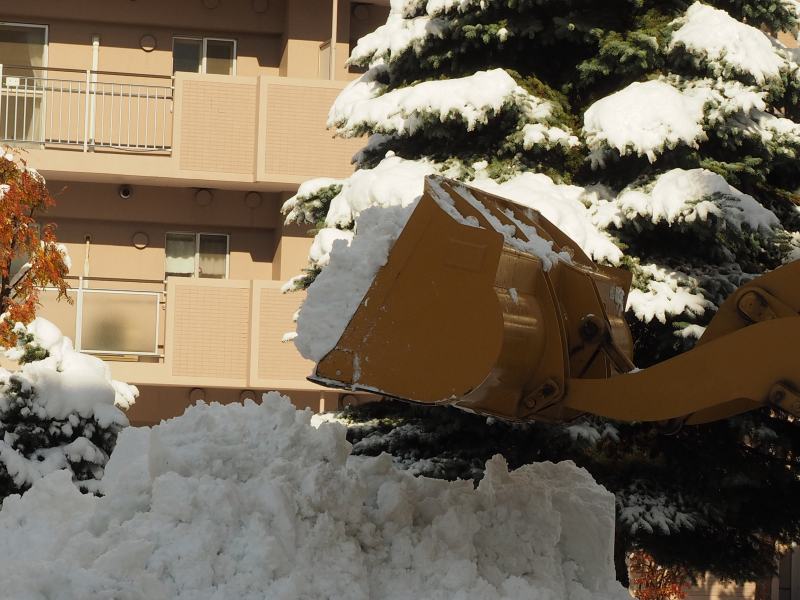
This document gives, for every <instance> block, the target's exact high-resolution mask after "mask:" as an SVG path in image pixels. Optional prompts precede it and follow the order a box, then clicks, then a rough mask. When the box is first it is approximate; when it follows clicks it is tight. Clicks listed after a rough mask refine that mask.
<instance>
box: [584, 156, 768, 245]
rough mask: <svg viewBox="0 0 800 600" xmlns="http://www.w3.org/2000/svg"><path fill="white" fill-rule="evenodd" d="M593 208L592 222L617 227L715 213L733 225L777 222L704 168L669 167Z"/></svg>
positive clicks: (761, 226) (761, 227) (760, 227)
mask: <svg viewBox="0 0 800 600" xmlns="http://www.w3.org/2000/svg"><path fill="white" fill-rule="evenodd" d="M604 202H605V201H601V203H600V205H599V206H597V207H596V208H595V219H594V221H595V224H596V225H597V226H598V227H601V228H603V229H605V228H607V227H609V226H610V225H612V224H613V225H615V226H617V227H620V226H621V225H622V223H623V221H624V220H630V219H635V218H637V217H644V218H647V219H649V220H650V221H651V222H653V223H659V222H666V223H670V224H672V223H677V222H686V223H692V222H695V221H707V220H708V217H709V216H710V215H715V216H717V217H719V218H721V219H723V220H724V221H725V222H727V223H728V224H729V225H731V226H732V227H734V228H736V229H741V228H742V226H743V225H746V226H747V227H748V228H750V230H752V231H765V232H770V231H771V230H772V228H774V227H777V226H778V225H779V224H780V222H779V220H778V217H777V216H775V213H773V212H772V211H771V210H769V209H767V208H764V207H763V206H761V205H760V204H759V203H758V202H757V201H756V200H755V198H753V197H752V196H750V195H748V194H744V193H742V192H740V191H739V190H737V189H736V188H735V187H733V186H731V185H729V184H728V182H726V181H725V179H724V178H723V177H722V176H720V175H718V174H717V173H713V172H712V171H709V170H707V169H690V170H684V169H672V170H670V171H667V172H665V173H662V174H661V175H659V176H658V177H657V178H656V179H655V181H654V182H652V183H651V184H650V185H648V186H646V187H645V188H637V187H629V188H626V189H624V190H623V191H622V192H621V193H620V194H619V195H618V196H617V197H616V198H614V199H613V200H611V201H610V202H609V203H608V204H609V205H603V204H604Z"/></svg>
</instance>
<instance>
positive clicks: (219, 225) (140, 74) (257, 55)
mask: <svg viewBox="0 0 800 600" xmlns="http://www.w3.org/2000/svg"><path fill="white" fill-rule="evenodd" d="M215 5H216V7H214V8H207V6H212V7H213V6H215ZM332 5H333V2H331V1H329V0H291V1H290V0H269V1H268V2H267V1H265V0H224V1H223V2H202V1H200V0H197V1H195V0H174V1H170V2H166V3H165V2H163V1H156V0H136V1H134V2H126V3H124V4H119V3H112V2H107V1H106V0H75V1H74V2H70V3H64V2H61V1H60V0H42V1H41V2H22V3H15V4H13V5H9V6H7V7H6V6H4V7H3V11H2V15H0V20H2V21H8V22H17V23H28V24H42V25H47V26H48V62H47V66H48V68H49V74H48V79H47V81H48V85H49V86H50V87H51V90H50V91H48V92H46V94H47V97H46V100H45V101H43V102H42V103H41V105H42V107H44V106H47V107H48V111H49V112H47V113H44V119H43V122H44V123H45V125H44V131H45V137H46V138H47V140H48V141H49V142H48V143H46V144H44V145H39V146H32V147H30V148H28V157H27V158H28V159H29V162H30V163H31V164H33V165H35V166H36V167H37V168H38V169H39V170H40V171H41V172H42V173H43V174H44V175H45V176H46V177H47V178H48V182H49V186H50V189H51V191H52V192H53V194H54V196H55V197H56V200H57V205H56V206H55V207H54V208H53V209H52V211H51V212H50V214H49V215H48V217H47V220H52V221H54V222H55V223H56V224H57V226H58V230H57V235H58V238H59V240H60V241H62V242H63V243H65V244H66V246H67V248H68V250H69V252H70V255H71V257H72V268H71V271H70V282H71V284H72V285H73V288H74V289H73V290H72V291H71V292H70V294H69V295H70V298H72V299H73V300H74V302H73V304H66V303H63V302H62V303H55V301H54V294H53V293H51V292H45V293H44V294H43V296H42V299H43V305H44V306H43V311H42V314H43V316H45V317H47V318H50V319H52V320H53V321H54V322H56V324H57V325H59V326H60V327H61V328H62V330H63V331H64V332H65V333H66V334H67V335H69V336H71V337H73V338H82V341H83V344H84V348H85V347H87V346H86V344H87V343H88V342H87V338H91V340H97V339H101V338H103V335H102V334H103V333H104V332H105V333H108V334H109V335H110V334H112V333H113V334H114V335H112V336H111V337H108V336H106V337H108V339H112V338H115V339H116V340H125V339H128V338H131V337H136V336H137V335H138V334H139V333H141V332H140V331H139V330H142V331H144V330H149V335H150V341H148V342H147V344H150V343H153V344H155V351H154V352H150V353H149V354H148V353H138V354H137V353H135V352H133V353H128V354H116V355H111V354H109V353H108V352H104V353H102V354H100V356H102V357H103V358H104V359H106V360H107V361H108V364H109V366H110V367H111V370H112V373H113V375H114V376H115V377H116V378H118V379H121V380H125V381H130V382H132V383H135V384H137V385H139V386H140V388H141V390H142V396H141V398H140V399H139V402H138V403H137V404H136V405H135V407H134V408H133V409H132V411H131V412H130V413H129V416H130V418H131V419H132V421H133V422H135V423H154V422H157V421H158V420H160V419H161V418H166V417H169V416H174V415H177V414H180V413H181V412H182V411H183V410H184V409H185V407H186V406H188V405H189V404H191V403H193V402H195V401H197V400H199V399H205V400H206V401H221V402H234V401H241V400H242V399H243V398H248V397H257V396H259V395H260V394H261V393H262V392H263V391H265V390H267V389H279V390H284V391H290V392H291V395H292V397H293V399H294V401H295V403H296V404H298V405H300V406H301V407H304V406H308V407H311V408H312V409H314V410H329V409H332V408H337V407H340V406H341V404H342V402H357V401H358V400H357V399H356V398H355V397H354V396H351V395H342V394H340V393H339V392H335V391H330V390H325V389H324V388H321V387H320V386H317V385H316V384H312V383H310V382H308V381H307V380H306V379H305V376H306V375H307V374H308V373H309V372H310V370H311V367H312V365H311V363H309V362H308V361H305V360H303V359H302V358H301V357H300V356H299V354H298V353H297V350H296V349H295V348H294V346H293V345H292V344H286V343H283V342H282V341H281V338H282V336H283V334H284V333H285V332H287V331H291V330H292V329H293V328H294V325H293V322H292V316H293V314H294V313H295V312H296V311H297V308H298V306H299V304H300V302H301V301H302V297H303V296H302V294H289V295H284V294H282V293H281V291H280V287H281V285H282V283H283V281H284V280H285V279H287V278H289V277H291V276H293V275H295V274H297V273H299V272H300V271H301V270H302V268H303V267H305V266H306V263H307V254H308V249H309V246H310V243H311V238H310V236H309V235H308V231H307V229H308V228H307V227H285V226H284V225H283V223H282V221H283V217H282V216H281V215H280V212H279V209H280V206H281V204H282V203H283V202H284V201H285V200H286V199H287V198H288V197H289V196H290V195H291V194H292V193H293V192H294V191H295V190H296V189H297V186H298V185H299V184H300V183H302V182H303V181H305V180H306V179H309V178H311V177H316V176H329V177H346V176H348V175H349V174H350V173H351V172H352V169H353V167H352V165H351V157H352V155H353V154H354V153H355V152H356V151H358V150H359V149H360V148H361V147H362V146H363V143H364V141H363V140H334V139H333V137H332V134H331V132H329V131H327V130H326V120H327V114H328V110H329V108H330V105H331V104H332V102H333V100H334V99H335V97H336V95H337V94H338V93H339V92H340V91H341V89H342V88H343V87H344V85H346V83H347V81H349V80H351V79H352V78H354V77H355V76H356V74H355V73H351V72H350V70H349V69H348V68H347V67H346V65H345V62H346V59H347V57H348V54H349V48H350V44H351V43H353V42H354V41H355V40H357V39H358V38H359V37H361V36H362V35H364V34H366V33H367V32H368V31H369V29H370V28H372V27H374V26H375V25H377V24H380V23H379V22H382V21H383V20H385V16H386V13H387V11H388V8H387V6H388V2H387V3H386V5H387V6H375V5H371V4H369V5H368V4H365V5H359V4H356V3H352V2H350V1H348V0H339V2H338V13H337V15H336V17H337V21H338V27H337V30H336V32H335V36H334V38H335V39H334V40H333V44H334V45H333V49H334V50H333V54H334V56H335V67H334V70H333V73H330V68H329V61H328V57H329V56H330V55H331V45H330V42H331V40H330V38H331V33H332V32H331V23H332V18H333V14H332V13H331V9H332ZM181 36H183V37H195V38H201V37H215V38H223V39H233V40H235V41H236V75H235V76H219V75H206V74H202V75H201V74H189V73H178V74H176V75H175V76H173V73H172V44H173V39H174V38H175V37H181ZM93 43H94V46H93ZM93 61H96V63H95V64H96V69H97V71H99V72H100V73H99V74H97V75H96V77H93V78H92V79H90V83H91V84H93V87H92V89H93V90H95V91H94V94H93V95H92V96H91V97H90V99H89V100H87V94H86V93H85V91H81V90H85V86H86V83H85V82H86V70H87V69H91V68H93ZM3 62H4V61H3V57H2V56H0V63H3ZM6 67H7V65H6ZM70 70H72V71H70ZM6 74H9V71H7V70H6ZM62 81H63V83H61V82H62ZM95 81H96V84H95V83H94V82H95ZM57 82H58V83H57ZM54 86H60V87H61V88H64V89H67V90H68V91H67V93H66V99H64V94H63V92H62V93H60V94H59V92H58V91H54V90H55V87H54ZM81 86H83V87H81ZM73 90H78V91H77V92H75V91H73ZM121 90H124V92H121ZM153 94H155V96H156V100H155V101H151V100H149V99H150V98H151V97H152V96H153ZM57 95H58V97H57ZM142 95H145V96H146V99H145V100H144V103H145V104H144V107H143V106H142V104H141V102H142V101H141V97H142ZM134 98H139V100H134ZM148 103H149V104H148ZM56 107H58V108H59V110H60V111H61V112H60V113H56V112H55V108H56ZM65 112H66V113H67V114H68V115H69V121H68V123H67V124H65V123H63V122H59V121H58V120H57V119H55V120H54V119H53V118H52V115H55V114H58V115H60V114H62V113H65ZM140 114H144V115H149V116H147V117H146V118H145V119H144V120H142V119H141V118H140ZM152 115H159V117H160V118H159V117H155V120H153V119H154V117H153V116H152ZM48 116H50V121H49V122H48V121H47V117H48ZM148 119H150V120H148ZM143 123H145V124H143ZM84 140H86V142H85V145H84ZM93 142H94V143H93ZM121 189H125V190H126V194H125V195H126V196H127V197H125V198H123V197H122V195H121V194H120V190H121ZM173 231H174V232H193V233H198V232H202V233H222V234H226V235H228V236H229V240H230V248H229V257H228V273H227V275H228V276H227V278H226V279H224V280H211V279H193V278H170V279H169V280H168V281H165V263H166V253H165V236H166V234H167V233H168V232H173ZM136 293H138V294H139V295H138V296H137V295H136ZM120 306H129V307H130V310H128V309H124V310H123V309H119V308H118V307H120ZM126 311H127V312H126ZM153 311H155V313H157V314H155V316H154V312H153ZM104 319H105V320H104ZM109 319H110V320H109ZM104 323H107V324H105V325H104ZM126 336H127V337H126ZM153 336H154V337H153ZM145 337H146V336H145ZM91 340H90V341H91ZM345 396H346V397H347V398H349V399H347V400H343V398H344V397H345Z"/></svg>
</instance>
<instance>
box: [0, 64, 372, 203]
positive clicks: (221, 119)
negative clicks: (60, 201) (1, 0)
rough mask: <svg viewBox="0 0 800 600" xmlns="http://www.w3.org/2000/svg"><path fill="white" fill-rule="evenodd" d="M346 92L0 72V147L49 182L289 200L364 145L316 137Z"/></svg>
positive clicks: (319, 86) (209, 78)
mask: <svg viewBox="0 0 800 600" xmlns="http://www.w3.org/2000/svg"><path fill="white" fill-rule="evenodd" d="M345 84H346V82H341V81H327V80H311V79H297V78H287V77H274V76H267V75H263V76H261V75H259V76H255V77H238V76H227V75H199V74H194V73H177V74H176V75H175V76H174V77H164V76H156V75H148V74H135V73H117V72H106V71H91V70H86V71H78V70H75V69H43V68H35V67H14V66H11V65H2V64H0V142H2V143H5V144H9V145H15V146H23V147H25V148H26V149H27V150H28V152H29V161H30V163H31V164H32V165H34V166H35V167H36V168H37V169H39V170H40V171H41V172H42V173H43V174H44V175H45V176H47V177H51V178H53V179H56V180H63V181H106V182H120V181H122V180H124V181H126V182H128V183H140V184H145V185H169V186H191V187H226V188H229V189H252V190H259V191H292V190H294V189H296V188H297V186H298V185H299V184H300V183H302V182H303V181H305V180H306V179H309V178H312V177H320V176H328V177H346V176H347V175H349V174H350V173H351V172H352V166H351V165H350V159H351V157H352V155H353V154H354V153H355V152H357V151H358V149H359V148H360V147H361V146H363V140H338V139H333V138H332V136H331V134H330V132H328V131H326V129H325V122H326V119H327V113H328V109H329V107H330V105H331V104H332V103H333V100H334V99H335V98H336V96H337V94H338V93H339V91H340V90H341V89H342V88H343V87H344V85H345Z"/></svg>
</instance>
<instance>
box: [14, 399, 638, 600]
mask: <svg viewBox="0 0 800 600" xmlns="http://www.w3.org/2000/svg"><path fill="white" fill-rule="evenodd" d="M310 419H311V414H310V413H309V412H296V411H295V409H294V408H293V407H292V406H291V405H290V404H289V402H288V401H287V400H286V399H285V398H282V397H280V396H279V395H278V394H276V393H274V392H273V393H270V394H267V395H265V397H264V402H263V405H256V404H255V403H252V402H247V403H246V404H245V405H228V406H225V407H223V406H219V405H211V406H206V405H199V406H196V407H193V408H190V409H189V410H188V411H187V412H186V414H185V415H184V416H182V417H179V418H177V419H173V420H171V421H168V422H165V423H163V424H161V425H159V426H157V427H154V428H152V429H146V428H141V429H140V428H128V429H126V430H125V431H124V432H123V433H122V434H121V435H120V437H119V442H118V444H117V448H116V450H115V452H114V454H113V455H112V458H111V460H110V462H109V464H108V467H107V470H106V476H105V478H104V480H103V485H104V490H105V493H106V496H105V497H103V498H97V497H93V496H87V495H82V494H80V493H79V492H78V491H77V490H76V489H75V487H74V485H73V484H72V483H71V481H70V479H69V477H68V475H67V474H65V473H64V472H58V473H54V474H52V475H49V476H48V477H46V478H45V479H43V480H41V481H39V482H38V483H37V484H36V485H34V487H33V488H32V489H31V490H30V491H29V492H27V493H26V494H25V495H24V496H22V497H18V496H11V497H9V498H8V499H7V500H6V502H5V504H4V506H3V509H2V511H0V552H2V554H3V556H4V560H3V561H0V579H1V580H2V581H3V593H4V595H6V596H7V597H13V598H15V599H17V600H26V599H33V598H41V597H45V596H46V597H51V598H59V599H60V600H72V599H75V600H78V599H80V600H83V599H84V598H101V597H102V598H124V599H126V600H139V599H141V600H145V599H146V600H161V599H165V600H166V599H169V600H173V599H174V600H181V599H187V600H188V599H191V600H206V599H219V600H221V599H229V598H237V599H242V600H247V599H253V600H255V599H258V600H262V599H263V598H275V599H281V600H290V599H300V598H330V599H347V600H368V599H374V598H380V599H382V600H404V599H409V600H410V599H417V598H427V599H440V600H445V599H448V600H449V599H453V598H458V599H461V600H471V599H474V600H492V599H500V598H503V599H508V600H511V599H519V600H522V599H525V600H528V599H530V598H541V599H547V600H561V599H563V600H568V599H569V600H588V599H589V598H592V599H594V600H623V599H625V600H629V598H630V596H629V595H628V593H627V592H626V591H625V590H624V589H623V588H622V587H621V586H620V585H619V584H618V583H616V582H615V581H614V575H613V573H614V569H613V552H612V544H613V535H614V497H613V496H612V495H611V494H610V493H609V492H607V491H606V490H604V489H603V488H601V487H600V486H598V485H597V484H595V483H594V481H593V480H592V479H591V477H590V476H589V475H588V473H586V472H585V471H583V470H581V469H578V468H576V467H575V466H574V465H573V464H572V463H561V464H552V463H542V464H533V465H528V466H525V467H523V468H521V469H518V470H516V471H513V472H509V471H508V470H507V468H506V465H505V463H504V461H503V460H502V459H501V458H494V459H492V460H491V461H489V462H488V463H487V469H486V476H485V478H484V479H483V481H482V482H481V483H480V485H479V486H478V488H477V489H474V488H473V486H472V484H471V483H470V482H466V481H458V482H446V481H441V480H432V479H426V478H415V477H413V476H412V475H410V474H408V473H407V472H403V471H400V470H398V469H396V468H395V467H394V466H393V465H392V461H391V458H390V457H389V456H388V455H383V456H380V457H377V458H360V457H349V456H348V454H349V444H348V443H347V442H346V441H345V430H344V428H343V427H341V426H339V425H337V424H330V423H328V424H322V425H320V427H319V428H318V429H315V428H314V427H312V426H311V425H310V424H309V421H310Z"/></svg>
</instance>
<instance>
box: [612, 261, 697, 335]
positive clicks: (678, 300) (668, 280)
mask: <svg viewBox="0 0 800 600" xmlns="http://www.w3.org/2000/svg"><path fill="white" fill-rule="evenodd" d="M640 268H641V270H642V272H643V273H644V274H645V275H646V276H647V278H648V279H647V284H646V289H644V290H641V289H639V288H632V289H631V291H630V293H629V294H628V306H627V308H628V309H630V310H632V311H633V313H634V314H635V315H636V317H637V318H638V319H639V320H640V321H644V322H645V323H649V322H650V321H652V320H653V319H658V320H659V321H660V322H661V323H666V322H667V317H674V316H678V315H687V316H695V315H702V314H703V313H705V311H706V309H707V308H710V307H711V306H712V304H711V302H709V301H708V300H706V298H705V297H704V296H703V294H702V293H701V292H700V291H695V289H693V285H696V282H694V281H693V280H692V279H691V278H690V277H688V276H686V275H684V274H681V273H677V272H675V271H668V270H667V269H664V268H662V267H659V266H658V265H655V264H649V265H641V266H640Z"/></svg>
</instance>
